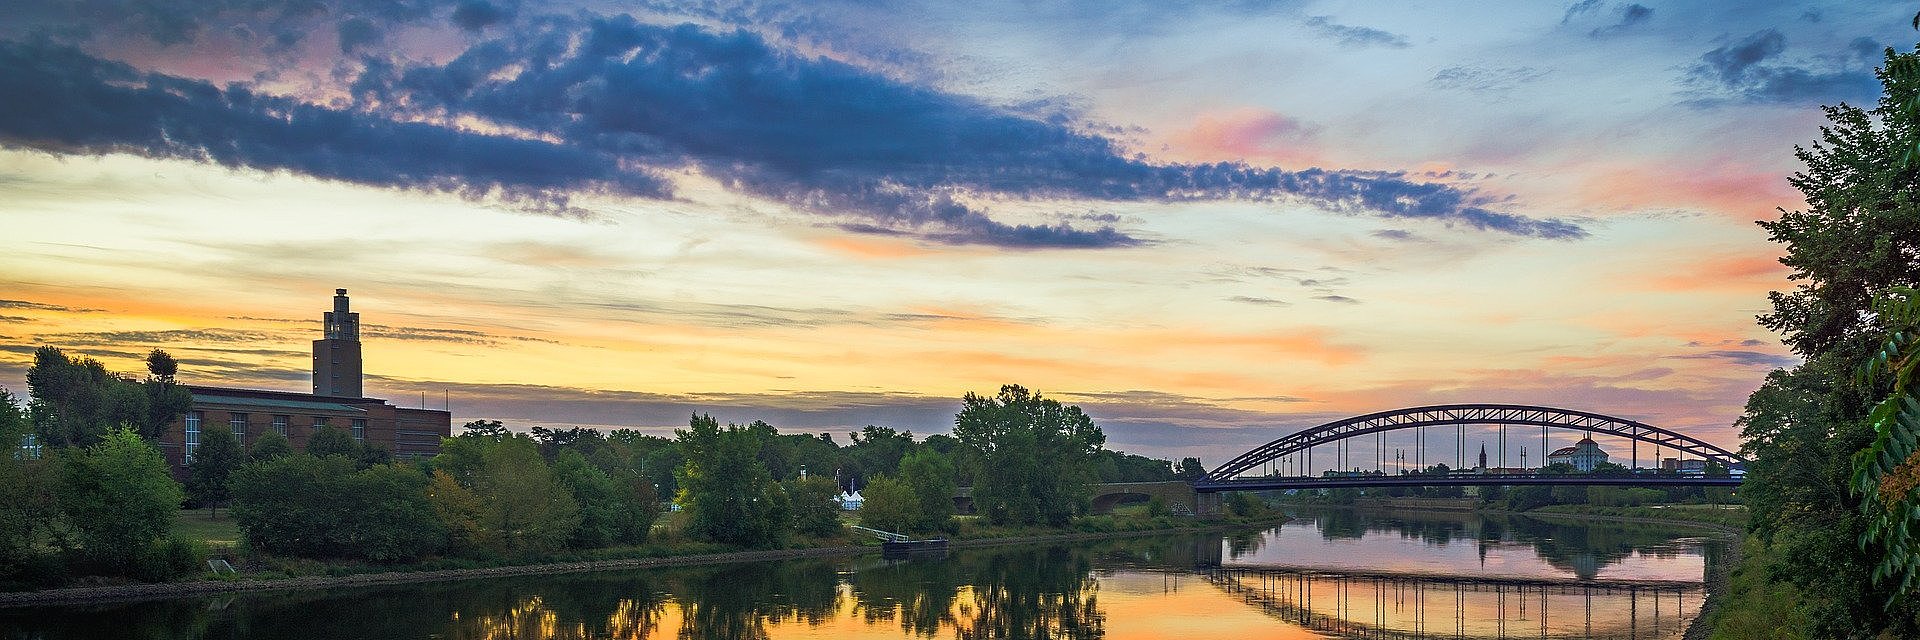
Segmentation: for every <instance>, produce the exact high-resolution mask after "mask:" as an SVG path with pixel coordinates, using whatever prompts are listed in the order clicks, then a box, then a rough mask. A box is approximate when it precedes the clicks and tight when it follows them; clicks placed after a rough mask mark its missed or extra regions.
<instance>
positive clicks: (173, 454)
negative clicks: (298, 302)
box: [160, 289, 453, 472]
mask: <svg viewBox="0 0 1920 640" xmlns="http://www.w3.org/2000/svg"><path fill="white" fill-rule="evenodd" d="M322 331H323V333H322V338H321V339H319V340H315V341H313V393H296V392H290V391H267V390H260V389H233V388H226V387H204V386H197V385H188V387H187V390H188V391H190V392H192V393H193V406H192V408H190V409H188V410H187V413H186V415H183V416H181V417H180V419H178V420H175V421H174V423H173V424H172V425H170V426H169V427H168V428H167V434H166V436H164V437H163V438H161V442H160V446H161V450H162V452H164V453H165V454H166V456H167V462H169V463H171V464H172V465H174V467H175V468H179V467H184V466H185V465H186V464H187V463H188V462H190V461H192V459H193V451H194V449H195V448H196V447H198V446H199V444H200V434H202V433H205V432H206V431H207V430H209V429H226V430H228V431H229V432H230V433H232V434H233V435H234V438H235V439H236V440H238V441H239V442H240V445H241V447H242V448H243V449H244V448H246V447H250V446H252V445H253V443H254V441H255V440H256V439H258V438H259V437H260V436H261V435H264V434H266V433H267V432H269V431H271V432H275V433H279V434H280V435H283V436H286V438H287V440H288V441H289V442H291V443H292V444H293V448H294V449H295V450H300V449H303V448H305V447H306V444H307V437H308V436H310V435H312V434H313V432H314V431H315V430H318V429H319V428H321V427H322V426H331V427H334V428H336V429H340V430H342V431H345V432H347V433H348V434H350V435H352V436H353V439H354V440H356V441H358V442H360V443H361V444H362V445H363V446H371V447H376V448H380V449H385V450H387V451H390V452H392V453H393V457H394V458H396V459H401V460H405V459H412V458H425V457H431V456H433V455H434V454H436V453H439V452H440V439H441V438H445V437H448V436H450V435H452V433H453V416H452V414H450V413H448V412H446V411H441V410H437V409H412V408H407V407H396V406H394V405H393V404H392V403H390V402H387V401H386V400H381V399H379V398H365V397H361V395H360V382H361V358H360V314H358V313H353V312H351V311H348V309H347V290H346V289H336V290H335V291H334V296H333V310H332V311H329V312H327V313H326V314H325V316H324V322H323V329H322ZM182 472H184V470H182Z"/></svg>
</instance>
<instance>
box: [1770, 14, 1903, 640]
mask: <svg viewBox="0 0 1920 640" xmlns="http://www.w3.org/2000/svg"><path fill="white" fill-rule="evenodd" d="M1916 65H1920V54H1913V53H1906V54H1898V53H1894V52H1893V51H1892V50H1888V51H1887V52H1886V66H1885V67H1884V68H1882V69H1881V70H1880V71H1879V72H1878V75H1879V78H1880V81H1881V84H1882V86H1883V88H1884V93H1883V95H1882V97H1881V99H1880V102H1879V105H1878V106H1877V107H1876V108H1874V109H1872V110H1864V109H1860V108H1857V107H1853V106H1850V105H1846V104H1841V105H1838V106H1832V107H1825V108H1824V111H1825V112H1826V115H1827V119H1828V120H1829V121H1830V124H1829V126H1826V127H1823V128H1822V129H1821V140H1820V141H1819V142H1816V143H1814V144H1813V145H1812V146H1810V147H1805V148H1799V149H1797V150H1796V153H1795V156H1796V157H1798V158H1799V159H1800V160H1801V161H1802V162H1803V163H1805V164H1806V170H1805V171H1802V172H1799V173H1795V174H1794V175H1793V177H1792V178H1791V179H1790V180H1789V182H1790V183H1791V184H1792V185H1793V186H1794V187H1795V188H1796V189H1798V190H1799V191H1800V192H1801V193H1802V194H1803V195H1804V196H1805V199H1806V202H1807V207H1806V209H1804V210H1796V211H1782V212H1781V213H1780V216H1779V218H1778V219H1777V220H1773V221H1761V222H1760V223H1759V224H1760V226H1761V227H1762V228H1764V229H1766V231H1767V234H1768V236H1769V238H1770V239H1771V240H1773V241H1775V242H1779V243H1781V244H1782V248H1783V249H1784V251H1785V255H1784V256H1783V257H1782V258H1781V259H1780V262H1781V264H1784V265H1786V266H1787V267H1788V268H1789V269H1791V273H1790V274H1789V275H1788V279H1789V280H1791V281H1793V282H1795V283H1796V285H1795V287H1794V288H1793V290H1791V291H1786V292H1780V291H1775V292H1772V293H1770V294H1769V296H1768V297H1769V298H1770V301H1771V302H1772V307H1773V308H1772V312H1771V313H1767V314H1765V315H1762V316H1760V318H1759V321H1760V324H1761V325H1762V326H1765V327H1766V328H1768V329H1771V330H1773V331H1775V332H1777V333H1779V334H1780V335H1781V338H1782V341H1783V342H1785V343H1786V345H1787V346H1788V347H1789V348H1791V349H1792V350H1793V351H1794V352H1795V353H1797V354H1799V355H1801V356H1802V357H1804V358H1805V359H1806V361H1805V362H1804V363H1803V364H1801V365H1800V366H1798V367H1794V368H1792V369H1789V370H1783V371H1775V372H1773V373H1772V374H1770V375H1768V376H1767V380H1766V382H1765V383H1764V384H1763V385H1762V386H1761V388H1760V389H1759V390H1758V391H1755V392H1754V393H1753V395H1751V396H1749V397H1748V399H1747V406H1746V412H1745V414H1744V415H1743V416H1742V417H1741V419H1740V421H1739V425H1740V426H1741V428H1742V430H1741V436H1742V437H1743V438H1745V439H1746V442H1745V444H1744V445H1743V447H1742V449H1743V451H1745V452H1746V453H1747V455H1748V457H1749V459H1751V460H1752V463H1751V464H1750V465H1749V468H1748V470H1747V475H1746V480H1745V482H1744V483H1743V486H1742V493H1743V495H1744V497H1745V498H1746V500H1747V505H1748V510H1749V517H1750V518H1751V522H1752V527H1751V528H1752V530H1753V531H1754V533H1755V534H1756V535H1757V536H1758V537H1760V539H1761V541H1762V543H1763V544H1766V545H1767V546H1769V547H1771V549H1772V551H1773V555H1774V556H1776V557H1778V558H1779V560H1778V564H1777V566H1773V567H1769V569H1770V570H1769V571H1768V575H1769V578H1770V579H1771V580H1774V581H1776V582H1785V583H1787V584H1789V585H1791V586H1792V587H1793V590H1794V592H1795V595H1797V596H1798V597H1797V598H1796V605H1795V611H1793V612H1792V613H1791V614H1790V615H1788V616H1785V617H1786V618H1787V619H1790V620H1795V621H1799V626H1800V627H1801V628H1798V629H1794V631H1795V632H1796V633H1798V634H1800V635H1802V636H1806V637H1871V636H1874V635H1876V634H1886V635H1892V636H1911V635H1914V634H1915V633H1916V632H1920V629H1916V628H1915V620H1916V614H1917V613H1920V609H1916V607H1915V604H1914V602H1913V601H1912V600H1911V599H1908V600H1906V601H1904V602H1894V603H1888V602H1887V598H1886V596H1887V595H1889V594H1894V595H1896V596H1897V595H1898V594H1897V593H1894V592H1896V591H1898V590H1897V589H1891V588H1879V587H1876V585H1875V584H1874V574H1875V569H1874V566H1875V564H1876V563H1877V562H1879V561H1880V559H1881V558H1883V557H1885V556H1883V555H1882V554H1884V553H1885V552H1886V551H1888V550H1889V548H1888V547H1886V546H1882V545H1881V544H1879V543H1877V542H1876V541H1875V540H1874V539H1873V536H1871V535H1870V533H1871V531H1872V529H1871V528H1870V523H1871V522H1873V520H1874V517H1875V516H1872V515H1869V514H1873V513H1874V509H1876V508H1879V507H1878V506H1877V505H1873V504H1872V503H1873V496H1872V495H1869V494H1867V493H1863V492H1859V491H1850V490H1849V489H1850V486H1849V484H1850V481H1851V480H1853V479H1854V473H1855V467H1854V456H1855V455H1856V454H1857V453H1858V452H1861V451H1863V450H1867V449H1868V448H1869V446H1870V445H1872V444H1873V443H1874V442H1875V440H1876V437H1877V434H1876V432H1875V429H1874V428H1873V421H1870V420H1869V414H1870V412H1871V411H1872V410H1873V406H1874V404H1875V403H1876V402H1877V401H1879V400H1881V399H1882V398H1885V397H1887V395H1886V392H1887V391H1889V390H1890V385H1889V383H1890V382H1893V380H1892V379H1891V378H1892V376H1889V375H1887V374H1885V373H1880V374H1878V375H1868V376H1856V375H1854V372H1855V371H1857V370H1859V369H1860V368H1861V366H1862V365H1865V364H1867V363H1869V362H1870V361H1871V360H1872V359H1873V358H1874V357H1875V354H1876V353H1878V352H1881V351H1882V345H1883V337H1884V336H1887V335H1888V334H1889V333H1890V332H1891V331H1892V330H1894V329H1896V327H1894V326H1892V325H1890V324H1889V320H1890V317H1889V316H1888V315H1887V314H1885V313H1877V312H1876V309H1875V307H1874V298H1875V296H1876V295H1880V294H1883V293H1886V292H1888V291H1890V290H1892V289H1893V288H1894V287H1912V286H1916V285H1920V199H1916V198H1915V192H1916V188H1920V163H1915V162H1912V161H1911V160H1913V158H1912V157H1911V155H1910V153H1909V151H1908V150H1909V149H1912V148H1913V147H1914V141H1915V139H1916V135H1920V113H1916V110H1915V108H1914V106H1915V99H1916V97H1920V73H1915V71H1916V70H1920V69H1916Z"/></svg>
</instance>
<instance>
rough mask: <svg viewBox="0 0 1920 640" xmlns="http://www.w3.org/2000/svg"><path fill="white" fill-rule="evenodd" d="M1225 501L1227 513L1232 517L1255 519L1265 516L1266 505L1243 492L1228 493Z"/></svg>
mask: <svg viewBox="0 0 1920 640" xmlns="http://www.w3.org/2000/svg"><path fill="white" fill-rule="evenodd" d="M1225 501H1226V505H1225V506H1226V509H1227V513H1228V514H1229V515H1232V516H1234V517H1238V518H1255V517H1260V516H1264V515H1266V514H1267V503H1265V502H1262V501H1261V500H1260V499H1259V498H1256V497H1254V496H1253V494H1251V493H1247V492H1245V491H1232V492H1228V493H1227V497H1226V500H1225Z"/></svg>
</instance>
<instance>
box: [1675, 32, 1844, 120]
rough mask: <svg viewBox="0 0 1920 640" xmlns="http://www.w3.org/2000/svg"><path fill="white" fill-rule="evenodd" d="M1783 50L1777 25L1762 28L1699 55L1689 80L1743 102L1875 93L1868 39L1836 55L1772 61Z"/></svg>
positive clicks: (1818, 99)
mask: <svg viewBox="0 0 1920 640" xmlns="http://www.w3.org/2000/svg"><path fill="white" fill-rule="evenodd" d="M1786 50H1787V37H1786V36H1785V35H1783V34H1781V33H1780V31H1779V30H1778V29H1764V30H1761V31H1758V32H1755V33H1753V34H1752V35H1749V36H1747V37H1745V38H1741V39H1739V40H1736V41H1733V42H1729V43H1727V44H1725V45H1722V46H1720V47H1718V48H1715V49H1714V50H1712V51H1708V52H1706V53H1705V54H1702V55H1701V56H1700V63H1699V64H1697V65H1695V66H1694V67H1693V69H1692V71H1691V72H1690V79H1691V80H1692V82H1693V83H1694V84H1695V86H1696V87H1702V88H1705V89H1707V93H1708V95H1710V96H1713V97H1714V98H1719V99H1726V98H1731V99H1734V100H1739V101H1743V102H1760V103H1786V104H1798V103H1810V102H1829V101H1840V100H1849V101H1862V100H1872V99H1873V97H1874V96H1876V95H1878V94H1879V90H1880V83H1879V81H1878V80H1876V79H1875V78H1874V76H1873V72H1872V67H1871V64H1872V62H1873V61H1875V60H1877V59H1878V56H1879V51H1878V46H1877V45H1875V44H1874V43H1873V41H1872V40H1870V39H1866V38H1858V39H1855V40H1854V41H1853V42H1852V43H1851V44H1850V45H1849V46H1848V52H1847V55H1842V56H1838V57H1837V58H1838V59H1834V58H1835V57H1833V56H1829V57H1828V58H1823V59H1817V60H1811V61H1804V62H1800V63H1787V62H1782V61H1780V60H1778V58H1780V57H1781V55H1782V54H1784V53H1785V52H1786ZM1863 51H1864V52H1865V53H1863ZM1713 101H1715V100H1714V99H1709V100H1706V101H1704V102H1713Z"/></svg>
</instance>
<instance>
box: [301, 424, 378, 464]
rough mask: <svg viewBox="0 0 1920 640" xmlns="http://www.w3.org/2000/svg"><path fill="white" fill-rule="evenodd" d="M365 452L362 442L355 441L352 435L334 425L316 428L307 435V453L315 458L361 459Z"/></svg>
mask: <svg viewBox="0 0 1920 640" xmlns="http://www.w3.org/2000/svg"><path fill="white" fill-rule="evenodd" d="M363 453H365V452H363V451H361V450H360V443H358V442H354V441H353V436H352V435H349V434H348V433H347V432H346V431H345V430H342V429H340V428H338V427H335V426H333V425H327V426H324V427H320V428H318V429H314V430H313V433H312V434H310V435H308V436H307V455H311V456H313V457H315V458H325V457H328V456H340V457H343V458H347V459H349V460H359V459H360V456H361V455H362V454H363Z"/></svg>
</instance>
